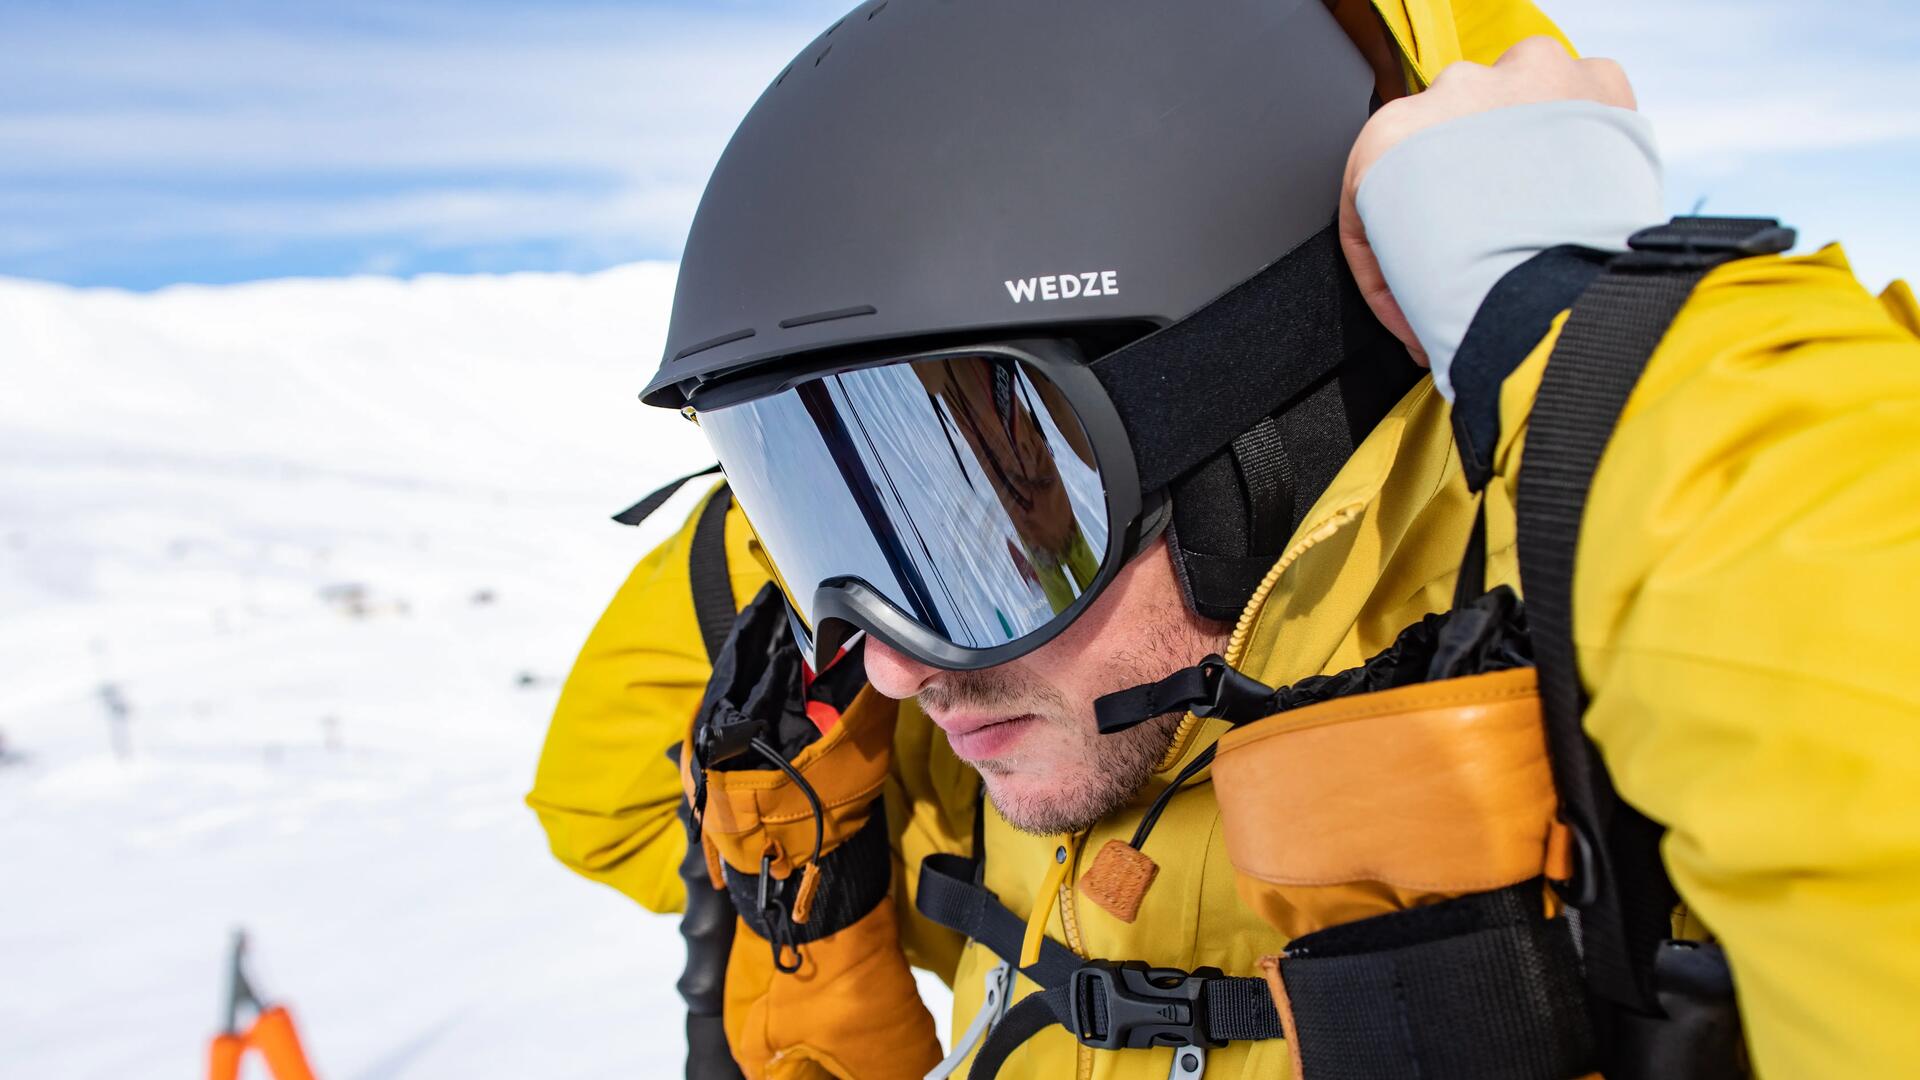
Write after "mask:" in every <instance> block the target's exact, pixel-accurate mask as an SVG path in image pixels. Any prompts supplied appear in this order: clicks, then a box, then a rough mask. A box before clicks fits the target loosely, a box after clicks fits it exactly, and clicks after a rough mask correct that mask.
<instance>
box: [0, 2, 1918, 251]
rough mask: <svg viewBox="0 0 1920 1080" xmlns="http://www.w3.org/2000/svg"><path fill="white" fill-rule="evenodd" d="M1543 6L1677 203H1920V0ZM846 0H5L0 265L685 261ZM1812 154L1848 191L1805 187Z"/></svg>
mask: <svg viewBox="0 0 1920 1080" xmlns="http://www.w3.org/2000/svg"><path fill="white" fill-rule="evenodd" d="M1541 2H1542V4H1543V6H1544V7H1545V8H1546V9H1548V10H1549V11H1550V13H1551V14H1553V15H1554V16H1555V17H1556V18H1557V19H1558V20H1559V21H1560V22H1561V24H1562V25H1563V26H1564V27H1565V28H1566V29H1567V30H1568V32H1569V34H1570V35H1571V36H1572V37H1573V39H1574V41H1575V42H1576V43H1578V44H1579V45H1580V46H1581V48H1582V49H1583V50H1584V51H1586V52H1588V53H1589V54H1599V55H1611V56H1615V57H1618V58H1619V59H1621V60H1622V61H1623V62H1624V63H1625V64H1626V65H1627V68H1628V71H1629V73H1630V74H1631V75H1632V76H1633V78H1634V81H1635V85H1636V87H1637V88H1638V90H1639V93H1640V97H1641V101H1642V105H1643V108H1644V109H1645V111H1646V112H1647V113H1648V115H1649V116H1651V117H1652V118H1653V120H1654V122H1655V125H1656V127H1657V129H1658V131H1659V133H1660V139H1661V143H1662V146H1663V148H1664V150H1665V153H1666V157H1667V163H1668V167H1669V175H1670V179H1671V184H1670V190H1672V191H1674V192H1675V193H1676V199H1679V200H1682V206H1680V207H1677V208H1684V206H1685V205H1690V204H1691V202H1692V201H1693V200H1694V199H1695V198H1697V197H1698V196H1699V195H1700V194H1703V193H1711V194H1715V195H1716V196H1718V195H1719V194H1720V193H1729V192H1731V193H1737V194H1738V195H1739V197H1740V199H1741V200H1742V201H1743V202H1744V203H1745V204H1748V205H1751V206H1755V207H1764V206H1767V205H1771V204H1773V203H1775V202H1786V203H1789V204H1791V205H1792V206H1793V207H1794V208H1795V210H1796V212H1797V213H1798V214H1799V215H1800V216H1801V217H1802V219H1803V220H1806V221H1810V222H1812V223H1813V224H1812V225H1810V228H1811V229H1812V231H1813V232H1814V233H1816V234H1818V235H1845V234H1848V230H1851V231H1857V230H1858V228H1860V227H1861V225H1860V222H1861V221H1864V222H1867V223H1868V224H1867V226H1866V227H1870V228H1875V229H1876V235H1875V236H1870V237H1865V238H1861V240H1863V241H1865V242H1866V243H1867V244H1869V245H1871V244H1874V243H1877V242H1879V241H1878V240H1877V234H1878V233H1880V232H1884V231H1885V230H1886V229H1887V228H1890V226H1884V225H1881V226H1874V225H1873V224H1871V223H1873V222H1876V221H1877V222H1888V221H1899V220H1904V219H1905V218H1907V217H1909V216H1911V215H1910V211H1909V208H1908V207H1907V206H1906V205H1905V198H1904V197H1903V196H1900V195H1899V194H1898V193H1899V191H1900V190H1902V189H1903V185H1904V187H1905V188H1910V186H1911V185H1910V182H1908V181H1907V179H1906V178H1907V177H1910V176H1911V174H1912V173H1911V166H1912V161H1913V158H1914V157H1915V156H1916V154H1920V110H1916V109H1914V108H1913V107H1912V106H1911V105H1910V103H1909V97H1910V94H1909V88H1911V87H1912V86H1914V85H1916V84H1920V17H1916V15H1915V14H1914V13H1913V11H1912V9H1911V4H1910V0H1851V2H1849V3H1847V4H1830V5H1809V4H1806V3H1804V2H1803V0H1739V2H1690V3H1686V4H1675V3H1671V2H1669V0H1541ZM851 3H852V0H831V2H828V0H684V2H680V3H663V2H659V0H653V2H640V3H631V2H614V0H561V2H556V3H547V4H534V3H531V2H508V0H468V2H466V3H454V2H452V0H447V2H425V0H387V2H384V3H375V2H372V0H330V2H329V3H327V4H316V5H307V4H281V3H270V2H264V0H176V2H172V3H169V4H166V5H154V4H148V3H136V2H133V0H83V2H80V3H62V4H55V3H51V2H48V0H19V2H14V3H4V4H0V41H5V42H7V43H8V44H9V49H8V62H7V63H6V64H5V65H0V274H13V275H24V276H38V277H49V278H55V279H58V280H64V281H70V282H76V283H87V284H95V283H110V284H123V285H133V286H138V287H146V286H153V285H160V284H165V283H167V282H171V281H180V280H194V281H232V280H241V279H246V278H250V277H260V276H272V275H281V274H337V273H352V272H357V271H362V270H366V269H368V268H372V267H379V268H386V269H387V270H388V271H389V272H395V273H413V272H418V271H421V270H447V271H460V270H480V269H511V268H518V267H526V268H540V269H578V270H586V269H596V268H599V267H603V266H607V265H611V264H613V263H616V262H623V261H628V260H632V259H638V258H673V257H675V256H677V254H678V250H679V246H680V243H681V241H682V239H683V238H684V236H685V233H686V228H687V225H688V223H689V222H690V220H691V217H692V214H693V210H694V207H695V205H696V203H697V201H698V197H699V192H700V189H701V187H702V186H703V185H704V183H705V180H706V176H707V173H708V172H709V170H710V169H711V167H712V164H713V161H714V160H715V158H716V157H717V156H718V154H719V152H720V150H721V148H722V147H723V146H724V144H725V141H726V138H727V136H728V135H729V133H730V132H731V131H732V129H733V126H734V123H735V122H736V121H737V120H738V118H739V117H740V116H741V115H742V114H744V112H745V111H746V109H747V108H748V106H749V105H750V104H751V103H752V101H753V99H754V98H755V96H756V95H757V94H758V93H759V92H760V90H761V89H762V88H763V87H764V86H765V85H766V83H767V82H768V81H769V79H770V78H771V77H772V76H773V75H775V74H776V73H777V72H778V71H779V70H780V68H781V66H782V65H783V64H784V63H785V62H786V61H787V59H788V58H790V57H791V56H792V55H793V53H794V52H795V51H797V50H798V49H799V48H800V47H801V46H802V45H804V44H805V43H806V42H807V41H809V40H810V39H811V38H812V37H813V36H815V34H816V33H818V31H819V30H821V29H823V28H824V27H825V26H826V25H827V24H828V23H829V22H831V20H832V19H833V18H834V17H835V16H837V15H838V14H840V13H842V12H843V11H844V10H845V8H846V7H847V6H849V5H850V4H851ZM1815 159H1819V161H1825V162H1830V163H1838V164H1839V165H1843V166H1844V167H1843V168H1835V169H1833V170H1831V171H1828V170H1826V169H1825V168H1824V166H1821V165H1820V164H1818V162H1817V161H1816V160H1815ZM1815 175H1818V176H1820V177H1822V178H1823V179H1824V178H1826V177H1828V176H1832V177H1833V178H1834V181H1835V185H1836V186H1837V187H1839V188H1844V189H1846V190H1845V191H1844V192H1843V191H1838V190H1836V191H1835V192H1834V193H1833V194H1832V195H1831V197H1830V198H1829V197H1825V196H1823V195H1822V194H1821V193H1819V192H1811V191H1808V190H1806V185H1805V184H1804V183H1803V182H1802V181H1803V178H1805V177H1810V176H1815ZM1895 181H1898V182H1895ZM1863 191H1864V192H1865V194H1863ZM1714 206H1715V207H1716V208H1718V207H1719V206H1720V203H1719V201H1718V198H1717V197H1716V202H1715V204H1714ZM1862 207H1864V208H1866V209H1868V210H1871V211H1872V212H1871V213H1870V214H1863V215H1862V217H1861V218H1860V219H1858V220H1856V219H1855V218H1854V217H1850V216H1848V214H1850V213H1853V212H1854V211H1855V210H1859V209H1861V208H1862ZM1894 254H1895V253H1894V252H1892V251H1890V250H1886V251H1882V252H1879V253H1877V254H1875V255H1873V256H1872V260H1870V261H1874V264H1875V265H1884V266H1893V265H1895V264H1896V262H1897V261H1898V260H1896V259H1895V258H1894Z"/></svg>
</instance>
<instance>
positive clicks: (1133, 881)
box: [1080, 840, 1160, 923]
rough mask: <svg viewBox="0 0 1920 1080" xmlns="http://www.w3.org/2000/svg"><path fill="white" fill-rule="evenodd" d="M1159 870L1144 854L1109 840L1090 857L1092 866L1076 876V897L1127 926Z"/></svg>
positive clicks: (1116, 841) (1138, 913)
mask: <svg viewBox="0 0 1920 1080" xmlns="http://www.w3.org/2000/svg"><path fill="white" fill-rule="evenodd" d="M1158 873H1160V867H1159V865H1158V864H1157V863H1155V862H1154V861H1153V860H1152V859H1151V858H1149V857H1148V856H1147V854H1146V853H1145V852H1143V851H1141V850H1140V849H1139V848H1136V847H1133V846H1132V845H1130V844H1124V843H1121V842H1120V841H1118V840H1109V841H1107V842H1106V843H1105V844H1104V845H1102V846H1101V848H1100V853H1099V854H1098V855H1095V856H1094V857H1093V865H1092V866H1090V867H1088V868H1087V872H1086V873H1084V874H1081V875H1080V895H1082V896H1084V897H1086V898H1087V899H1089V900H1091V901H1093V902H1094V903H1095V904H1097V905H1099V907H1100V910H1102V911H1104V912H1106V913H1107V914H1109V915H1111V916H1113V917H1114V918H1116V919H1119V920H1120V921H1121V922H1123V923H1130V922H1132V921H1133V920H1134V919H1135V918H1137V917H1139V915H1140V901H1142V900H1144V899H1146V895H1147V889H1149V888H1151V887H1152V885H1153V879H1154V876H1155V875H1157V874H1158Z"/></svg>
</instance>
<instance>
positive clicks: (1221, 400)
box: [1091, 223, 1365, 491]
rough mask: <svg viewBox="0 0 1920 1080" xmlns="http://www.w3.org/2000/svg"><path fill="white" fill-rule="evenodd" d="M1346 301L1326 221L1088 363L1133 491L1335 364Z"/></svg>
mask: <svg viewBox="0 0 1920 1080" xmlns="http://www.w3.org/2000/svg"><path fill="white" fill-rule="evenodd" d="M1354 305H1360V306H1362V307H1364V305H1365V300H1363V299H1362V298H1361V297H1360V295H1359V291H1358V289H1357V288H1356V287H1355V286H1354V284H1353V281H1352V276H1351V274H1350V273H1349V271H1348V270H1347V267H1346V262H1345V257H1344V256H1343V255H1342V254H1341V252H1340V240H1339V235H1338V232H1337V230H1336V228H1335V226H1334V225H1333V224H1331V223H1329V224H1328V225H1327V227H1326V228H1324V229H1321V230H1320V231H1319V232H1317V233H1314V234H1313V235H1312V236H1310V237H1308V238H1307V239H1306V240H1304V241H1302V242H1301V243H1300V244H1299V246H1297V247H1295V248H1294V249H1293V250H1292V251H1289V252H1287V253H1286V254H1285V255H1283V256H1281V257H1280V258H1278V259H1276V260H1274V261H1273V262H1272V263H1269V264H1268V265H1267V266H1266V268H1265V269H1263V270H1261V271H1260V272H1259V273H1257V274H1255V275H1253V276H1252V277H1250V278H1248V279H1247V280H1246V281H1243V282H1241V283H1240V284H1239V285H1236V286H1234V287H1233V288H1232V289H1230V290H1228V291H1227V292H1226V293H1225V294H1223V295H1222V296H1221V297H1220V298H1219V299H1217V300H1214V301H1213V302H1212V303H1210V304H1208V305H1207V306H1205V307H1203V308H1201V309H1200V310H1199V311H1196V312H1194V313H1193V314H1192V315H1190V316H1188V317H1187V318H1185V319H1183V320H1181V321H1180V322H1177V323H1175V324H1173V325H1172V326H1169V327H1167V328H1166V329H1164V330H1160V331H1158V332H1156V333H1153V334H1149V335H1148V336H1146V337H1144V338H1141V339H1139V340H1138V341H1135V342H1133V343H1131V344H1129V345H1127V346H1125V347H1123V348H1120V349H1118V350H1116V351H1114V352H1112V353H1109V354H1107V355H1106V356H1103V357H1101V358H1100V359H1098V360H1095V361H1094V362H1093V364H1092V365H1091V367H1092V370H1093V373H1094V375H1095V376H1097V377H1098V378H1099V380H1100V383H1101V385H1102V386H1104V387H1105V388H1106V390H1107V395H1108V396H1109V397H1110V398H1111V399H1112V400H1113V405H1114V408H1115V409H1116V410H1117V411H1118V412H1119V414H1120V422H1121V424H1122V425H1123V426H1124V427H1125V428H1126V430H1127V436H1128V438H1129V439H1130V440H1131V441H1132V443H1133V453H1134V458H1135V462H1136V464H1137V465H1138V467H1139V470H1140V487H1141V490H1143V491H1157V490H1159V489H1161V488H1164V487H1166V486H1167V485H1168V484H1170V483H1172V482H1173V481H1174V480H1175V479H1177V478H1178V477H1180V476H1182V475H1184V474H1186V473H1188V472H1191V471H1192V470H1193V469H1195V468H1197V467H1198V466H1200V465H1201V464H1202V463H1204V462H1205V461H1206V460H1207V459H1209V458H1211V457H1213V456H1214V455H1215V454H1217V453H1219V452H1220V451H1221V450H1223V449H1225V448H1226V447H1227V446H1228V445H1230V444H1231V443H1232V442H1233V440H1234V439H1235V438H1236V437H1237V436H1239V435H1240V434H1241V433H1242V432H1244V431H1247V430H1249V429H1250V428H1253V427H1254V426H1255V425H1257V424H1259V422H1260V421H1261V419H1262V418H1263V417H1266V416H1268V415H1270V414H1271V413H1273V412H1274V410H1276V409H1278V408H1280V406H1282V405H1284V404H1286V403H1287V402H1289V401H1292V400H1293V399H1295V398H1297V397H1299V396H1300V395H1301V394H1302V393H1304V392H1306V391H1307V390H1308V389H1309V388H1311V387H1312V386H1313V385H1314V384H1315V383H1316V382H1318V381H1320V380H1321V379H1322V378H1325V377H1326V376H1327V375H1328V374H1329V373H1330V372H1332V371H1333V370H1334V369H1335V368H1337V367H1339V366H1340V365H1341V364H1342V363H1343V362H1344V361H1345V360H1346V359H1347V357H1346V347H1347V342H1346V341H1345V335H1344V332H1343V328H1344V326H1345V325H1346V322H1347V319H1346V315H1347V314H1349V313H1350V312H1351V310H1352V309H1353V308H1354ZM1195 357H1205V358H1206V360H1207V362H1206V363H1204V364H1197V363H1195V362H1194V358H1195ZM1223 387H1224V388H1231V392H1223Z"/></svg>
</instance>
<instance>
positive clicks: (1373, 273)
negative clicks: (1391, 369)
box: [1340, 188, 1427, 367]
mask: <svg viewBox="0 0 1920 1080" xmlns="http://www.w3.org/2000/svg"><path fill="white" fill-rule="evenodd" d="M1351 191H1352V188H1348V192H1349V193H1351ZM1340 250H1341V253H1342V254H1344V255H1346V257H1347V266H1348V267H1349V268H1351V269H1352V271H1353V280H1354V284H1356V285H1358V286H1359V288H1360V297H1361V299H1363V300H1365V301H1366V302H1367V307H1368V308H1370V309H1372V311H1373V317H1374V318H1376V319H1378V320H1380V325H1382V326H1384V327H1386V328H1387V329H1388V330H1389V331H1390V332H1392V334H1393V336H1394V337H1396V338H1399V339H1400V343H1401V344H1402V345H1405V346H1406V347H1407V352H1408V354H1409V355H1411V356H1412V357H1413V359H1414V362H1415V363H1417V364H1419V365H1420V366H1422V367H1425V366H1426V364H1427V352H1426V350H1425V349H1423V348H1421V347H1420V339H1419V338H1417V337H1415V336H1414V334H1413V324H1412V323H1409V322H1408V321H1407V316H1406V313H1405V312H1403V311H1401V310H1400V302H1399V301H1398V300H1395V299H1394V298H1393V290H1391V289H1389V288H1388V287H1387V278H1386V275H1385V274H1382V273H1381V272H1380V260H1379V258H1378V257H1377V256H1375V255H1374V253H1373V245H1372V244H1369V243H1368V242H1367V228H1366V225H1364V224H1363V223H1362V222H1361V221H1360V214H1359V212H1358V210H1357V209H1356V208H1355V206H1354V203H1353V199H1352V197H1351V194H1349V196H1348V197H1347V198H1345V199H1342V200H1341V204H1340Z"/></svg>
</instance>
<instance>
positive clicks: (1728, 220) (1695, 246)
mask: <svg viewBox="0 0 1920 1080" xmlns="http://www.w3.org/2000/svg"><path fill="white" fill-rule="evenodd" d="M1797 236H1798V234H1797V233H1795V232H1794V230H1793V229H1791V228H1788V227H1787V226H1785V225H1782V224H1780V220H1779V219H1778V218H1761V217H1687V216H1684V215H1683V216H1681V217H1676V218H1674V219H1673V220H1672V221H1669V222H1667V223H1666V224H1664V225H1651V226H1648V227H1647V228H1644V229H1641V230H1640V231H1639V232H1636V233H1634V234H1633V235H1632V236H1629V237H1627V247H1628V248H1630V249H1632V250H1631V252H1630V253H1629V254H1627V255H1623V256H1621V257H1620V258H1618V259H1616V260H1615V265H1617V266H1621V267H1624V268H1626V269H1643V268H1644V269H1667V268H1680V269H1689V268H1700V267H1709V266H1714V265H1717V264H1719V263H1723V262H1726V261H1728V260H1730V259H1740V258H1746V257H1748V256H1752V255H1778V254H1780V253H1781V252H1783V251H1785V250H1787V249H1788V248H1790V247H1792V246H1793V242H1794V240H1795V239H1796V238H1797Z"/></svg>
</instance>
